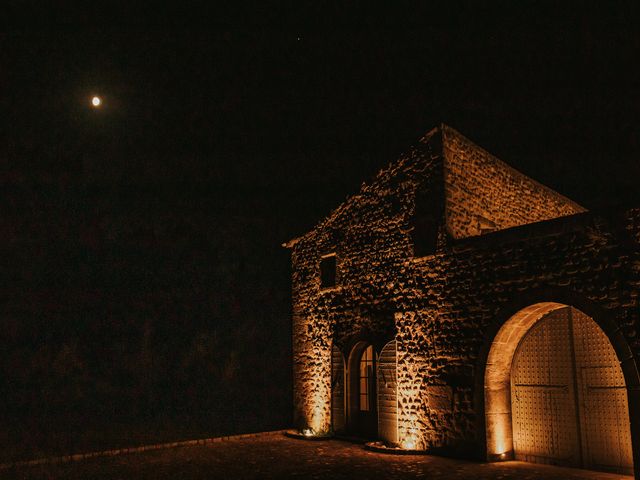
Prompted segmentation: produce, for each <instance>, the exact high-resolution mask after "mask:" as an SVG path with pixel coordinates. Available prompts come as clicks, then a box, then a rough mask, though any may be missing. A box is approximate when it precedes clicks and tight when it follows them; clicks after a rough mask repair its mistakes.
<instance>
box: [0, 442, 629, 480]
mask: <svg viewBox="0 0 640 480" xmlns="http://www.w3.org/2000/svg"><path fill="white" fill-rule="evenodd" d="M0 478H2V479H25V480H35V479H47V480H52V479H69V480H80V479H82V480H85V479H91V480H99V479H104V480H106V479H109V480H118V479H122V480H130V479H131V480H137V479H149V480H151V479H153V480H157V479H185V480H192V479H221V478H222V479H264V478H299V479H303V478H304V479H349V480H356V479H385V480H393V479H414V478H424V479H434V480H463V479H464V480H468V479H479V480H483V479H486V480H489V479H492V480H494V479H496V480H497V479H499V480H510V479H513V480H516V479H517V480H533V479H543V480H544V479H546V480H578V479H603V480H613V479H625V480H631V479H632V477H625V476H621V475H613V474H607V473H599V472H590V471H586V470H577V469H568V468H560V467H552V466H547V465H534V464H528V463H524V462H503V463H492V464H487V463H473V462H466V461H462V460H454V459H449V458H442V457H436V456H417V455H407V456H396V455H388V454H382V453H373V452H369V451H366V450H364V448H363V447H362V446H361V445H356V444H352V443H347V442H343V441H339V440H323V441H314V442H310V441H304V440H296V439H291V438H287V437H285V436H283V435H269V436H267V435H265V436H259V437H253V438H242V439H232V440H229V441H227V442H221V443H214V444H210V445H204V446H189V447H181V448H171V449H166V450H156V451H149V452H143V453H134V454H128V455H119V456H114V457H105V458H95V459H89V460H83V461H80V462H73V463H67V464H61V465H49V466H36V467H20V468H14V469H11V470H3V471H0Z"/></svg>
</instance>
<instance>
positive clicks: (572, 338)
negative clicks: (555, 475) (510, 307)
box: [511, 307, 633, 473]
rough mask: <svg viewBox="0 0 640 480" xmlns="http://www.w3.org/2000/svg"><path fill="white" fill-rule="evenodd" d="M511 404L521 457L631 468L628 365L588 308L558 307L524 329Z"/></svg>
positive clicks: (628, 470) (601, 467)
mask: <svg viewBox="0 0 640 480" xmlns="http://www.w3.org/2000/svg"><path fill="white" fill-rule="evenodd" d="M511 403H512V415H513V440H514V451H515V457H516V459H518V460H525V461H531V462H538V463H552V464H558V465H565V466H573V467H583V468H589V469H594V470H610V471H617V472H624V473H631V472H632V466H633V465H632V457H631V435H630V428H629V414H628V406H627V392H626V388H625V384H624V377H623V376H622V370H621V368H620V364H619V362H618V359H617V357H616V354H615V352H614V350H613V347H612V346H611V344H610V342H609V340H608V338H607V337H606V335H605V334H604V333H603V332H602V330H601V329H600V327H598V325H597V324H596V323H595V322H594V321H593V320H592V319H591V318H590V317H588V316H586V315H584V314H583V313H582V312H579V311H578V310H575V309H572V308H569V307H567V308H564V309H560V310H555V311H554V312H552V313H550V314H549V315H548V316H546V317H545V318H543V319H542V320H540V321H539V322H538V323H537V324H536V325H534V326H533V327H532V328H531V330H530V331H529V332H528V333H527V334H526V335H525V337H524V338H523V340H522V341H521V342H520V345H519V346H518V349H517V351H516V354H515V356H514V361H513V366H512V372H511Z"/></svg>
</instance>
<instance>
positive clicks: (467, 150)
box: [441, 126, 585, 238]
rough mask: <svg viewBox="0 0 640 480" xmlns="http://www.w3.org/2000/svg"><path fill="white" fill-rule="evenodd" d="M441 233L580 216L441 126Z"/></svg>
mask: <svg viewBox="0 0 640 480" xmlns="http://www.w3.org/2000/svg"><path fill="white" fill-rule="evenodd" d="M441 131H442V136H443V141H442V145H443V151H444V173H445V184H446V199H447V200H446V215H447V230H448V232H449V233H450V234H451V236H452V237H453V238H464V237H470V236H474V235H481V234H482V233H485V232H488V231H495V230H503V229H505V228H510V227H515V226H517V225H524V224H527V223H533V222H539V221H542V220H549V219H552V218H556V217H563V216H565V215H573V214H575V213H580V212H584V211H585V209H584V208H582V207H581V206H580V205H578V204H576V203H575V202H573V201H571V200H569V199H568V198H565V197H563V196H562V195H560V194H558V193H556V192H554V191H552V190H550V189H548V188H547V187H545V186H543V185H541V184H539V183H538V182H536V181H534V180H532V179H530V178H528V177H526V176H525V175H523V174H521V173H520V172H518V171H516V170H514V169H513V168H511V167H510V166H508V165H507V164H505V163H504V162H502V161H501V160H499V159H497V158H496V157H494V156H493V155H491V154H490V153H488V152H487V151H485V150H483V149H482V148H480V147H478V146H477V145H474V144H473V143H472V142H471V141H470V140H468V139H466V138H465V137H463V136H462V135H460V134H459V133H458V132H456V131H455V130H453V129H452V128H449V127H446V126H445V127H442V130H441Z"/></svg>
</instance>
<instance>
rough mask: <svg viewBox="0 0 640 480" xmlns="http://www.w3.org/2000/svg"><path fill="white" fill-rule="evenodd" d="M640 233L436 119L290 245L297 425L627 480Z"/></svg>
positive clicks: (639, 451) (639, 384)
mask: <svg viewBox="0 0 640 480" xmlns="http://www.w3.org/2000/svg"><path fill="white" fill-rule="evenodd" d="M639 241H640V209H629V210H624V211H619V212H616V213H615V214H610V213H608V214H597V213H593V212H588V211H587V210H586V209H584V208H583V207H581V206H580V205H578V204H577V203H575V202H573V201H571V200H569V199H568V198H566V197H563V196H562V195H560V194H558V193H556V192H554V191H552V190H550V189H549V188H546V187H545V186H543V185H541V184H539V183H537V182H536V181H534V180H532V179H530V178H528V177H526V176H525V175H523V174H521V173H519V172H517V171H516V170H514V169H512V168H510V167H509V166H508V165H506V164H505V163H503V162H502V161H500V160H499V159H497V158H495V157H494V156H492V155H491V154H489V153H488V152H486V151H485V150H483V149H482V148H480V147H478V146H476V145H474V144H473V143H472V142H471V141H469V140H468V139H466V138H465V137H463V136H462V135H461V134H460V133H458V132H456V131H455V130H453V129H452V128H450V127H447V126H444V125H442V126H440V127H438V128H435V129H434V130H432V131H430V132H429V133H427V134H426V135H425V136H424V137H422V138H421V139H420V140H419V141H418V142H417V143H416V144H415V145H414V146H413V147H411V148H410V149H409V150H408V151H407V152H406V153H405V154H403V155H402V156H401V157H400V158H399V159H398V160H397V161H395V162H393V163H391V164H390V165H389V166H388V167H387V168H385V169H383V170H382V171H381V172H379V173H378V174H377V175H376V176H375V178H374V179H373V180H372V181H371V182H369V183H366V184H363V185H362V187H361V189H360V191H359V192H358V193H357V194H355V195H353V196H352V197H349V198H348V199H347V200H346V201H345V202H344V203H343V204H342V205H340V206H339V207H338V208H336V209H335V210H334V211H333V212H331V213H330V214H329V216H327V217H326V218H325V219H323V220H322V221H321V222H320V223H318V224H317V226H316V227H315V228H313V229H312V230H311V231H309V232H307V233H306V234H304V235H302V236H300V237H298V238H295V239H293V240H291V241H289V242H287V243H286V244H285V246H286V247H288V248H290V249H291V258H292V277H293V278H292V283H293V289H292V295H293V308H292V315H293V320H292V321H293V365H294V367H293V368H294V409H295V412H294V420H295V424H296V426H297V428H300V429H307V432H308V433H309V432H311V434H314V435H318V434H326V433H329V432H331V433H336V434H340V433H342V434H346V435H350V436H359V437H363V438H370V439H380V440H383V441H385V442H386V443H388V444H393V445H395V446H397V447H399V448H404V449H410V450H413V449H416V450H427V451H431V452H434V453H441V454H443V455H452V456H458V457H463V458H473V459H482V460H488V461H497V460H502V459H511V458H516V459H521V460H526V461H532V462H543V463H553V464H559V465H566V466H575V467H582V468H587V469H594V470H609V471H617V472H626V473H632V472H635V475H636V478H640V474H639V471H640V470H639V469H638V467H639V466H640V376H639V373H638V359H640V337H639V327H640V322H639V319H638V293H639V292H640V258H639V246H640V244H639ZM634 465H635V470H634Z"/></svg>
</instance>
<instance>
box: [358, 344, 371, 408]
mask: <svg viewBox="0 0 640 480" xmlns="http://www.w3.org/2000/svg"><path fill="white" fill-rule="evenodd" d="M372 382H373V347H372V346H371V345H369V346H368V347H367V348H365V349H364V352H362V356H361V357H360V388H359V393H360V411H361V412H368V411H369V410H371V399H370V398H369V395H370V394H371V390H372V388H371V386H372V384H373V383H372Z"/></svg>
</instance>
